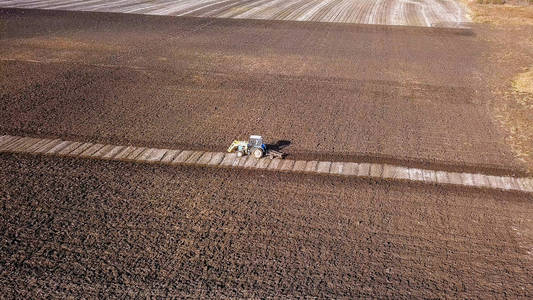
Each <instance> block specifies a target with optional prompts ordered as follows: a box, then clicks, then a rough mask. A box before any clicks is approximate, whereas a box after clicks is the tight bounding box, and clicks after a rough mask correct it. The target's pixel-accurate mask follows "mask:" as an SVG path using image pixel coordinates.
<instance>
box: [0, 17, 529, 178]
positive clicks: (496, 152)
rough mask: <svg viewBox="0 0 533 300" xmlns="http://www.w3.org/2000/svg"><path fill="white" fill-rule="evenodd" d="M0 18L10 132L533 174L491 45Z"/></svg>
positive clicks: (365, 34)
mask: <svg viewBox="0 0 533 300" xmlns="http://www.w3.org/2000/svg"><path fill="white" fill-rule="evenodd" d="M0 18H1V19H0V22H1V24H2V28H3V32H4V34H2V43H0V53H1V59H3V60H2V61H1V63H0V68H2V72H0V86H1V89H0V93H1V94H0V97H1V98H0V131H2V133H12V134H29V135H39V136H58V135H59V136H62V137H65V138H71V139H83V140H99V141H104V142H114V143H121V144H123V143H136V144H147V145H150V146H163V147H174V148H175V147H181V148H192V149H209V150H224V149H225V147H227V144H229V143H230V142H231V141H232V140H233V139H234V138H246V137H247V135H249V134H262V135H263V136H265V137H266V138H267V139H268V141H270V142H276V141H279V140H288V141H290V142H291V144H290V146H289V147H288V148H286V149H285V151H287V152H289V154H290V155H291V156H293V157H294V158H305V159H310V158H320V159H335V160H374V161H383V160H389V161H391V162H395V161H396V163H402V164H418V165H420V164H422V165H425V164H441V165H445V166H448V165H450V166H460V168H464V167H469V168H471V169H474V170H484V169H491V170H492V169H506V170H524V167H523V164H522V162H520V161H519V160H517V159H516V158H515V156H514V154H513V152H512V151H511V148H510V147H509V146H508V145H507V144H506V141H505V139H504V134H503V132H502V131H501V130H500V129H499V128H498V126H496V125H495V123H494V121H493V119H491V115H490V110H489V108H488V105H487V104H488V103H489V102H490V99H491V97H493V96H492V95H491V94H490V92H489V90H488V89H487V86H486V79H487V77H488V76H489V75H488V74H487V73H485V72H486V68H485V66H486V64H488V62H487V61H485V60H484V59H483V58H482V55H481V54H482V53H484V51H486V49H487V43H488V42H487V41H485V40H483V39H481V38H480V37H479V36H478V33H477V32H476V30H474V31H470V30H456V29H431V28H413V27H387V26H374V25H343V24H325V23H306V22H281V21H252V20H228V19H209V18H175V17H155V16H139V15H120V14H106V13H74V12H53V11H28V10H26V11H24V10H15V9H4V10H0ZM32 41H33V42H32ZM35 41H39V42H35ZM43 41H46V42H43ZM54 43H57V45H54ZM88 45H90V47H88ZM36 61H37V62H36Z"/></svg>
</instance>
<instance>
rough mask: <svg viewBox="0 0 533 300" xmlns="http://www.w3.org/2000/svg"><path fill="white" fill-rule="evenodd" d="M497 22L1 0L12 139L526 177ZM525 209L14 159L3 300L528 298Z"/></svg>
mask: <svg viewBox="0 0 533 300" xmlns="http://www.w3.org/2000/svg"><path fill="white" fill-rule="evenodd" d="M487 30H488V29H487V28H486V27H483V28H481V27H474V28H473V29H471V30H465V29H442V28H441V29H435V28H414V27H390V26H373V25H343V24H327V23H307V22H282V21H252V20H225V19H209V18H179V17H155V16H139V15H121V14H109V13H80V12H58V11H39V10H16V9H0V134H17V135H28V136H37V137H61V138H63V139H72V140H80V141H100V142H107V143H116V144H129V143H131V144H136V145H146V146H151V147H158V146H159V147H167V148H182V149H199V150H219V151H220V150H225V148H226V147H227V146H228V145H229V144H230V143H231V141H232V140H233V139H234V138H246V137H247V136H248V135H249V134H262V135H263V136H265V137H266V138H267V141H268V142H271V143H276V142H279V141H287V142H286V143H285V144H289V143H290V144H289V145H288V147H286V148H285V149H284V151H286V152H287V153H288V154H289V157H292V158H300V159H311V158H313V159H316V158H320V159H331V160H347V161H364V160H374V161H380V162H386V161H391V162H396V163H402V164H404V165H423V166H430V167H437V166H438V167H442V168H446V167H447V168H452V169H471V170H474V171H476V172H488V173H490V172H494V173H498V172H502V173H516V172H522V171H523V164H522V163H521V162H520V161H518V160H516V159H515V157H514V155H513V153H512V152H511V149H510V147H509V145H508V144H507V143H506V142H505V133H504V132H503V131H502V129H500V127H498V125H497V123H496V122H495V121H494V120H493V118H491V114H490V104H491V102H492V101H493V98H494V97H495V96H494V95H493V94H492V92H491V91H490V89H487V85H488V83H487V82H486V80H485V79H487V78H494V76H493V75H494V74H493V73H494V72H493V71H494V67H492V65H491V63H490V61H488V60H487V59H486V57H487V56H486V55H485V54H486V52H487V51H490V49H492V48H491V47H493V46H494V44H491V42H490V41H489V40H488V39H487V38H486V37H487V35H486V33H487ZM278 144H279V143H278ZM532 215H533V196H532V195H531V194H526V193H509V192H501V191H489V190H482V189H473V188H459V187H450V186H437V185H426V184H415V183H409V182H397V181H384V180H379V181H373V180H369V179H360V178H344V177H336V176H318V175H303V174H290V173H276V172H268V171H251V170H238V169H222V168H203V167H185V166H163V165H156V164H136V163H128V162H111V161H98V160H89V159H85V160H84V159H74V158H66V157H62V158H60V157H45V156H30V155H17V154H9V153H0V233H1V235H0V239H1V241H0V291H1V296H0V298H23V299H32V298H48V297H51V298H69V297H70V298H96V297H98V298H105V297H116V298H125V297H138V298H141V297H142V298H145V297H161V298H163V297H164V298H166V297H177V298H185V297H195V298H197V297H204V298H207V297H210V298H225V297H231V298H254V297H255V298H267V297H280V298H297V297H301V296H309V297H313V296H316V297H334V298H341V297H346V298H356V297H365V298H369V297H375V298H387V297H390V298H498V299H501V298H533V292H532V291H533V281H532V280H531V278H533V219H532V217H531V216H532Z"/></svg>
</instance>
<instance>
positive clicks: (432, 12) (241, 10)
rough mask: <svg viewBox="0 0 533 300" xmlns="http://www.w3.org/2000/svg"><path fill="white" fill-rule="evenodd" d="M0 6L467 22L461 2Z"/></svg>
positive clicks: (5, 1) (18, 2) (60, 1)
mask: <svg viewBox="0 0 533 300" xmlns="http://www.w3.org/2000/svg"><path fill="white" fill-rule="evenodd" d="M0 7H18V8H39V9H54V10H75V11H100V12H120V13H135V14H149V15H173V16H195V17H211V18H238V19H243V18H244V19H266V20H293V21H316V22H343V23H361V24H386V25H411V26H444V27H447V26H457V25H458V24H459V23H461V22H465V21H467V20H468V19H467V17H466V10H465V8H464V6H463V5H462V3H461V2H460V1H457V0H421V1H409V0H282V1H280V0H266V1H265V0H217V1H213V0H195V1H190V0H179V1H168V0H157V1H140V0H126V1H124V0H122V1H116V0H115V1H107V0H106V1H103V0H97V1H80V0H48V1H33V0H0Z"/></svg>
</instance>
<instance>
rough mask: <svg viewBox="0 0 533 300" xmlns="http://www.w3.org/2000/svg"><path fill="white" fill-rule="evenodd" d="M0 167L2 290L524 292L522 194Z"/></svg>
mask: <svg viewBox="0 0 533 300" xmlns="http://www.w3.org/2000/svg"><path fill="white" fill-rule="evenodd" d="M0 165H1V166H2V168H0V180H1V182H2V183H3V184H2V188H1V189H0V203H1V205H0V220H2V221H1V222H0V232H1V234H0V290H1V291H2V295H3V297H5V298H43V297H45V298H46V297H47V296H52V297H54V298H67V297H74V298H82V297H89V298H93V297H99V298H102V297H104V298H107V297H118V298H123V297H126V296H127V297H134V296H137V297H147V296H162V297H170V296H174V297H180V298H181V297H188V296H192V297H200V296H203V297H207V296H209V297H211V298H218V297H222V296H226V297H239V298H241V297H259V298H264V297H267V296H278V297H283V298H284V297H298V296H319V297H342V296H344V297H348V298H352V297H377V298H383V297H386V296H389V297H393V298H403V297H408V298H410V297H417V298H418V297H420V298H422V297H423V298H435V297H436V298H446V297H457V298H478V297H481V298H504V297H510V298H517V297H524V298H531V297H533V294H532V291H533V285H532V281H531V278H532V277H533V273H532V271H533V256H532V254H531V249H532V247H533V239H532V233H533V223H532V222H533V220H532V219H531V216H532V215H533V201H532V200H533V199H532V198H531V196H528V195H525V194H506V193H499V192H492V193H489V192H482V191H476V190H469V189H452V188H442V187H437V186H430V185H409V184H405V183H387V182H383V181H380V182H372V181H363V180H348V179H343V178H336V177H330V176H326V177H323V176H305V175H291V174H278V173H262V172H260V171H255V172H246V171H237V170H224V169H212V168H209V169H207V168H206V169H202V168H182V167H165V166H155V165H143V164H129V163H123V162H102V161H91V160H75V159H66V158H57V159H56V158H46V157H24V156H15V155H7V154H0ZM528 251H529V253H528Z"/></svg>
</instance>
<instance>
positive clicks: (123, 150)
mask: <svg viewBox="0 0 533 300" xmlns="http://www.w3.org/2000/svg"><path fill="white" fill-rule="evenodd" d="M0 153H27V154H35V155H53V156H67V157H79V158H93V159H101V160H115V161H133V162H142V163H159V164H166V165H197V166H211V167H225V168H244V169H263V170H269V171H279V172H294V173H314V174H321V175H336V176H347V177H364V178H375V179H378V180H399V181H412V182H421V183H427V184H439V185H458V186H467V187H474V188H484V189H495V190H504V191H519V192H526V193H533V178H530V177H512V176H495V175H487V174H481V173H465V172H448V171H442V170H430V169H421V168H411V167H405V166H399V165H392V164H380V163H356V162H335V161H305V160H291V159H279V158H275V159H270V158H267V157H263V158H260V159H256V158H254V157H252V156H243V157H237V155H236V154H235V153H224V152H209V151H198V150H197V151H193V150H178V149H161V148H148V147H136V146H131V145H130V146H125V145H111V144H99V143H91V142H86V143H84V142H77V141H68V140H62V139H43V138H33V137H23V136H12V135H2V136H0Z"/></svg>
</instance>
